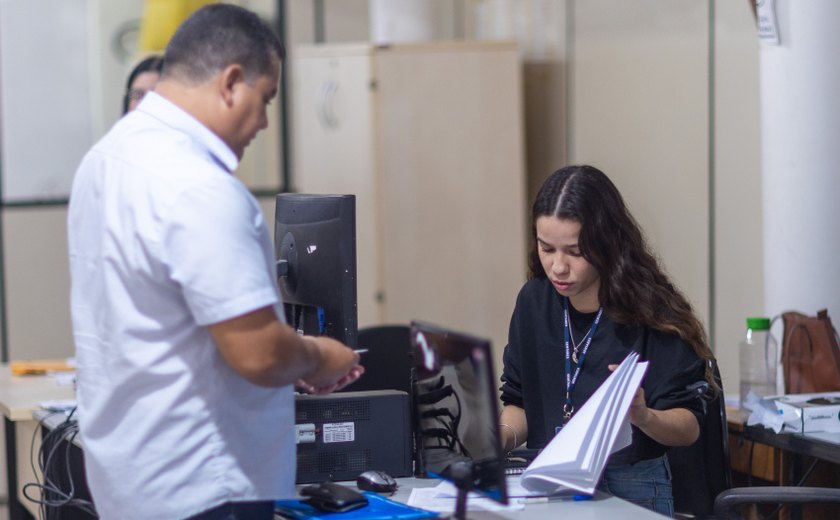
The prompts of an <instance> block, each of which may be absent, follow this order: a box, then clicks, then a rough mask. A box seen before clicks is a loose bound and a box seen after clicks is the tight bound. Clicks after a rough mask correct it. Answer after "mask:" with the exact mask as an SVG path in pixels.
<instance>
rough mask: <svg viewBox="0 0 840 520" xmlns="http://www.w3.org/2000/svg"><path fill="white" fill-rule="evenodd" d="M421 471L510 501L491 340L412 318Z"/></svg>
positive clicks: (461, 487) (415, 401)
mask: <svg viewBox="0 0 840 520" xmlns="http://www.w3.org/2000/svg"><path fill="white" fill-rule="evenodd" d="M411 342H412V346H413V349H414V373H415V382H414V392H415V398H414V408H415V421H416V443H417V459H418V466H419V473H420V474H421V475H428V476H433V477H439V478H443V479H446V480H449V481H452V482H453V483H454V484H455V485H456V487H458V488H459V491H460V490H464V489H466V490H467V491H478V492H480V493H482V494H484V495H486V496H488V497H490V498H492V499H494V500H498V501H499V502H502V503H507V488H506V486H505V473H504V460H505V459H504V453H503V451H502V446H501V440H500V436H499V407H498V395H497V393H496V387H495V385H494V384H493V380H494V373H495V372H494V371H493V359H492V355H491V350H490V341H489V340H486V339H482V338H477V337H474V336H470V335H467V334H463V333H459V332H455V331H452V330H447V329H445V328H442V327H439V326H436V325H432V324H429V323H422V322H418V321H413V322H412V323H411Z"/></svg>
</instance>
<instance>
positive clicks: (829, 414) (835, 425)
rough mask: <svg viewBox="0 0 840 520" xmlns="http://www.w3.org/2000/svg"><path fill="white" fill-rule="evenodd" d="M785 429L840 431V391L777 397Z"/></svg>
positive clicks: (806, 431)
mask: <svg viewBox="0 0 840 520" xmlns="http://www.w3.org/2000/svg"><path fill="white" fill-rule="evenodd" d="M776 409H777V410H778V411H779V414H781V416H782V420H784V422H785V429H786V430H790V431H794V432H803V433H808V432H835V433H836V432H840V392H826V393H820V394H789V395H784V396H781V397H779V398H778V399H776Z"/></svg>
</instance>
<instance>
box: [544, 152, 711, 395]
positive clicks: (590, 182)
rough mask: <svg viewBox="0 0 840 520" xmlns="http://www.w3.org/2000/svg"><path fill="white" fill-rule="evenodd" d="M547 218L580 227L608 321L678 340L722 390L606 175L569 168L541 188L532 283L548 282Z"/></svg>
mask: <svg viewBox="0 0 840 520" xmlns="http://www.w3.org/2000/svg"><path fill="white" fill-rule="evenodd" d="M544 216H553V217H557V218H560V219H564V220H565V219H568V220H574V221H577V222H579V223H580V236H579V237H578V247H579V248H580V252H581V254H582V255H583V257H584V258H585V259H586V260H587V261H588V262H589V263H590V264H592V266H593V267H594V268H595V269H596V270H597V271H598V274H599V275H600V277H601V283H600V288H599V290H598V299H599V301H600V303H601V305H602V306H603V307H604V311H605V312H606V313H607V316H609V317H610V319H612V320H613V321H615V322H617V323H622V324H625V325H645V326H647V327H650V328H651V329H654V330H659V331H662V332H667V333H671V334H676V335H677V336H679V337H680V339H682V340H683V341H685V342H686V343H688V344H689V345H690V346H691V348H692V349H694V351H695V352H696V353H697V355H698V356H700V357H701V358H703V359H704V360H706V361H707V363H706V379H707V380H708V381H709V383H710V384H711V385H712V387H713V388H715V389H718V388H719V385H718V384H717V383H716V382H715V378H714V374H713V372H712V367H711V364H710V363H708V361H710V360H712V359H713V355H712V352H711V350H710V349H709V343H708V340H707V338H706V332H705V330H704V329H703V326H702V324H701V323H700V320H698V319H697V317H696V316H695V314H694V311H693V309H692V308H691V304H690V303H689V302H688V299H686V297H685V296H684V295H683V294H682V292H680V290H679V289H677V288H676V287H675V286H674V284H673V283H672V282H671V280H670V279H669V278H668V276H667V275H666V274H665V273H664V272H663V270H662V268H661V267H660V266H659V262H658V261H657V259H656V257H655V256H654V255H653V253H652V252H651V251H650V249H649V247H648V245H647V242H646V240H645V238H644V235H643V234H642V231H641V229H640V228H639V225H638V223H636V220H635V219H634V218H633V216H632V215H631V214H630V212H629V211H628V210H627V206H626V205H625V204H624V200H623V199H622V197H621V194H620V193H619V192H618V189H617V188H616V187H615V185H614V184H613V183H612V181H610V179H609V178H608V177H607V176H606V175H605V174H604V173H603V172H602V171H600V170H598V169H597V168H594V167H592V166H586V165H584V166H567V167H565V168H562V169H560V170H558V171H556V172H554V173H553V174H552V175H551V176H550V177H549V178H548V179H546V181H545V182H544V183H543V185H542V187H541V188H540V190H539V192H538V193H537V198H536V200H535V201H534V206H533V209H532V219H531V234H532V238H533V239H534V242H535V245H534V247H533V248H532V249H531V254H530V258H529V268H530V277H531V278H545V277H546V273H545V271H544V270H543V268H542V264H541V263H540V258H539V254H538V253H537V248H536V235H537V231H536V222H537V219H538V218H539V217H544Z"/></svg>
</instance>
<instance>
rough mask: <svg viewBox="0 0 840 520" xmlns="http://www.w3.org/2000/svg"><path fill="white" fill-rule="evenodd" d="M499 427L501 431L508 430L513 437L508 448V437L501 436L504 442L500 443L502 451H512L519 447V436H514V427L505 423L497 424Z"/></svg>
mask: <svg viewBox="0 0 840 520" xmlns="http://www.w3.org/2000/svg"><path fill="white" fill-rule="evenodd" d="M499 427H500V429H501V430H502V431H505V430H509V431H510V432H511V434H512V435H513V445H512V446H511V447H510V448H508V443H507V438H508V436H506V435H504V434H502V438H503V439H504V441H503V442H502V449H503V450H504V451H513V450H515V449H516V448H517V447H519V436H518V435H517V434H516V430H515V429H514V427H513V426H511V425H509V424H506V423H499Z"/></svg>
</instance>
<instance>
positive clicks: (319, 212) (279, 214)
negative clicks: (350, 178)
mask: <svg viewBox="0 0 840 520" xmlns="http://www.w3.org/2000/svg"><path fill="white" fill-rule="evenodd" d="M274 248H275V252H276V256H277V278H278V282H279V283H278V285H279V286H280V294H281V296H282V297H283V305H284V307H285V311H286V319H287V320H288V322H289V324H290V325H291V326H292V327H293V328H294V329H295V330H297V331H298V332H300V333H302V334H308V335H313V336H321V335H326V336H330V337H332V338H335V339H337V340H339V341H341V342H343V343H344V344H346V345H349V346H353V347H354V346H356V335H357V327H358V324H357V316H356V197H355V196H353V195H307V194H300V193H281V194H279V195H277V205H276V208H275V228H274Z"/></svg>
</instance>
